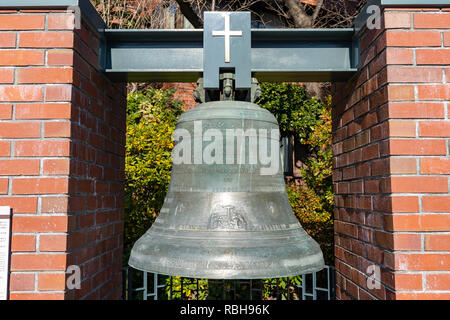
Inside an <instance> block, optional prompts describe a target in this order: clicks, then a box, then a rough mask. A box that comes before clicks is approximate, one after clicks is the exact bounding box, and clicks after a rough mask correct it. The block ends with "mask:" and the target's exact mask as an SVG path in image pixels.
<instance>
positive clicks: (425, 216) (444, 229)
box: [333, 8, 450, 299]
mask: <svg viewBox="0 0 450 320" xmlns="http://www.w3.org/2000/svg"><path fill="white" fill-rule="evenodd" d="M449 64H450V10H449V9H445V8H444V9H443V8H415V9H404V8H403V9H401V8H389V9H388V8H385V9H384V11H383V14H382V28H381V29H380V30H367V29H364V30H363V31H362V40H361V65H362V68H361V72H360V73H359V74H358V75H357V76H356V77H355V78H354V79H352V81H349V82H348V83H346V84H343V85H339V86H337V87H336V99H337V100H338V101H339V102H338V104H337V106H336V108H335V110H334V115H333V118H334V121H333V127H334V137H333V147H334V154H335V158H334V173H333V174H334V177H333V178H334V185H335V204H336V209H335V219H336V220H335V254H336V269H337V297H338V299H450V197H449V195H448V191H449V174H450V160H449V138H450V121H449V118H448V111H449V110H448V109H449V100H450V84H449V82H450V68H449ZM371 265H375V266H378V267H380V270H381V277H380V278H379V285H380V287H379V289H377V288H374V289H371V288H370V287H368V285H367V279H368V276H369V275H371V274H373V272H372V270H371V269H370V268H369V269H368V267H369V266H371ZM369 283H371V281H370V280H369Z"/></svg>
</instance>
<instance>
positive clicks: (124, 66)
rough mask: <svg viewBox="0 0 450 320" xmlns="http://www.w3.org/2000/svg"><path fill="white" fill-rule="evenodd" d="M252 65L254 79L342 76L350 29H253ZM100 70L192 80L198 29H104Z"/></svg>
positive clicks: (352, 58) (352, 43)
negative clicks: (103, 45)
mask: <svg viewBox="0 0 450 320" xmlns="http://www.w3.org/2000/svg"><path fill="white" fill-rule="evenodd" d="M251 34H252V44H251V47H252V48H251V53H250V54H251V71H252V74H253V77H256V78H257V79H258V80H259V81H322V82H323V81H343V80H347V79H348V78H350V77H351V76H353V74H355V73H356V71H357V65H358V57H359V54H358V52H359V51H358V50H359V47H358V46H359V42H358V41H356V40H357V39H356V38H354V29H252V31H251ZM104 36H105V41H104V44H105V47H104V48H103V50H102V52H103V56H102V58H101V63H102V66H103V70H104V71H105V72H106V74H108V75H109V77H110V78H111V79H113V80H115V81H151V82H168V81H169V82H171V81H172V82H180V81H181V82H183V81H184V82H195V81H197V79H198V78H199V77H201V76H202V72H203V30H201V29H197V30H192V29H190V30H189V29H188V30H115V29H107V30H105V31H104Z"/></svg>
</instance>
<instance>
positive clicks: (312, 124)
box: [256, 82, 323, 143]
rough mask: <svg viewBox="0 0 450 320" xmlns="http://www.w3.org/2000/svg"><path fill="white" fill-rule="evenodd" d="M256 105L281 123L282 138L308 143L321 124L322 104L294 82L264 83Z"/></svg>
mask: <svg viewBox="0 0 450 320" xmlns="http://www.w3.org/2000/svg"><path fill="white" fill-rule="evenodd" d="M261 93H262V94H261V98H260V99H259V100H258V101H257V102H256V103H257V104H258V105H259V106H260V107H262V108H265V109H267V110H269V111H270V112H271V113H272V114H273V115H274V116H275V117H276V118H277V120H278V124H279V126H280V133H281V136H295V137H296V138H298V140H299V141H300V142H301V143H305V142H306V141H307V140H308V138H309V136H310V135H311V134H312V133H313V132H314V130H315V128H316V127H317V126H318V125H319V124H320V114H321V109H322V107H323V106H322V103H321V102H320V101H319V100H317V99H316V98H315V97H313V98H310V99H309V98H308V97H307V93H306V89H305V87H304V86H300V85H298V84H292V83H273V82H265V83H262V84H261Z"/></svg>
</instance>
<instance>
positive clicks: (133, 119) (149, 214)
mask: <svg viewBox="0 0 450 320" xmlns="http://www.w3.org/2000/svg"><path fill="white" fill-rule="evenodd" d="M173 93H174V91H173V90H160V89H154V88H149V89H147V90H146V91H144V92H139V93H135V94H129V95H128V107H127V143H126V160H125V175H126V188H125V196H126V201H125V239H124V259H126V260H127V259H128V257H129V254H130V251H131V248H132V246H133V244H134V242H136V241H137V240H138V239H139V237H140V236H142V235H143V234H144V233H145V231H146V230H147V229H148V228H150V226H151V225H152V223H153V221H154V220H155V218H156V217H157V216H158V213H159V211H160V210H161V207H162V205H163V203H164V197H165V196H166V192H167V188H168V186H169V180H170V171H171V169H172V158H171V152H172V148H173V141H172V133H173V131H174V130H175V124H176V122H177V119H178V117H179V116H180V114H181V113H182V112H183V109H182V103H181V102H180V101H178V100H174V99H173Z"/></svg>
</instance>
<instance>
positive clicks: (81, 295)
mask: <svg viewBox="0 0 450 320" xmlns="http://www.w3.org/2000/svg"><path fill="white" fill-rule="evenodd" d="M73 19H74V14H71V13H66V10H2V11H0V205H2V206H11V207H12V208H13V222H12V223H13V226H12V232H13V235H12V255H11V277H10V280H11V281H10V299H106V298H108V299H118V298H120V295H121V266H122V230H123V222H122V217H123V182H122V180H123V170H124V144H125V119H126V116H125V110H126V91H125V86H124V85H123V84H113V83H111V82H110V81H109V80H108V79H107V78H105V77H104V75H103V74H102V73H100V72H99V71H98V70H99V65H98V61H99V59H98V53H99V34H98V33H97V31H96V28H95V25H94V27H92V26H93V24H92V21H88V20H87V18H86V19H85V18H83V23H82V27H81V29H79V30H74V28H73V27H71V26H70V25H71V24H73V23H71V22H72V21H73ZM70 265H76V266H79V267H80V268H81V280H82V282H81V289H78V290H68V289H67V287H66V278H67V277H68V276H69V275H68V274H65V270H66V269H67V267H68V266H70Z"/></svg>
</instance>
